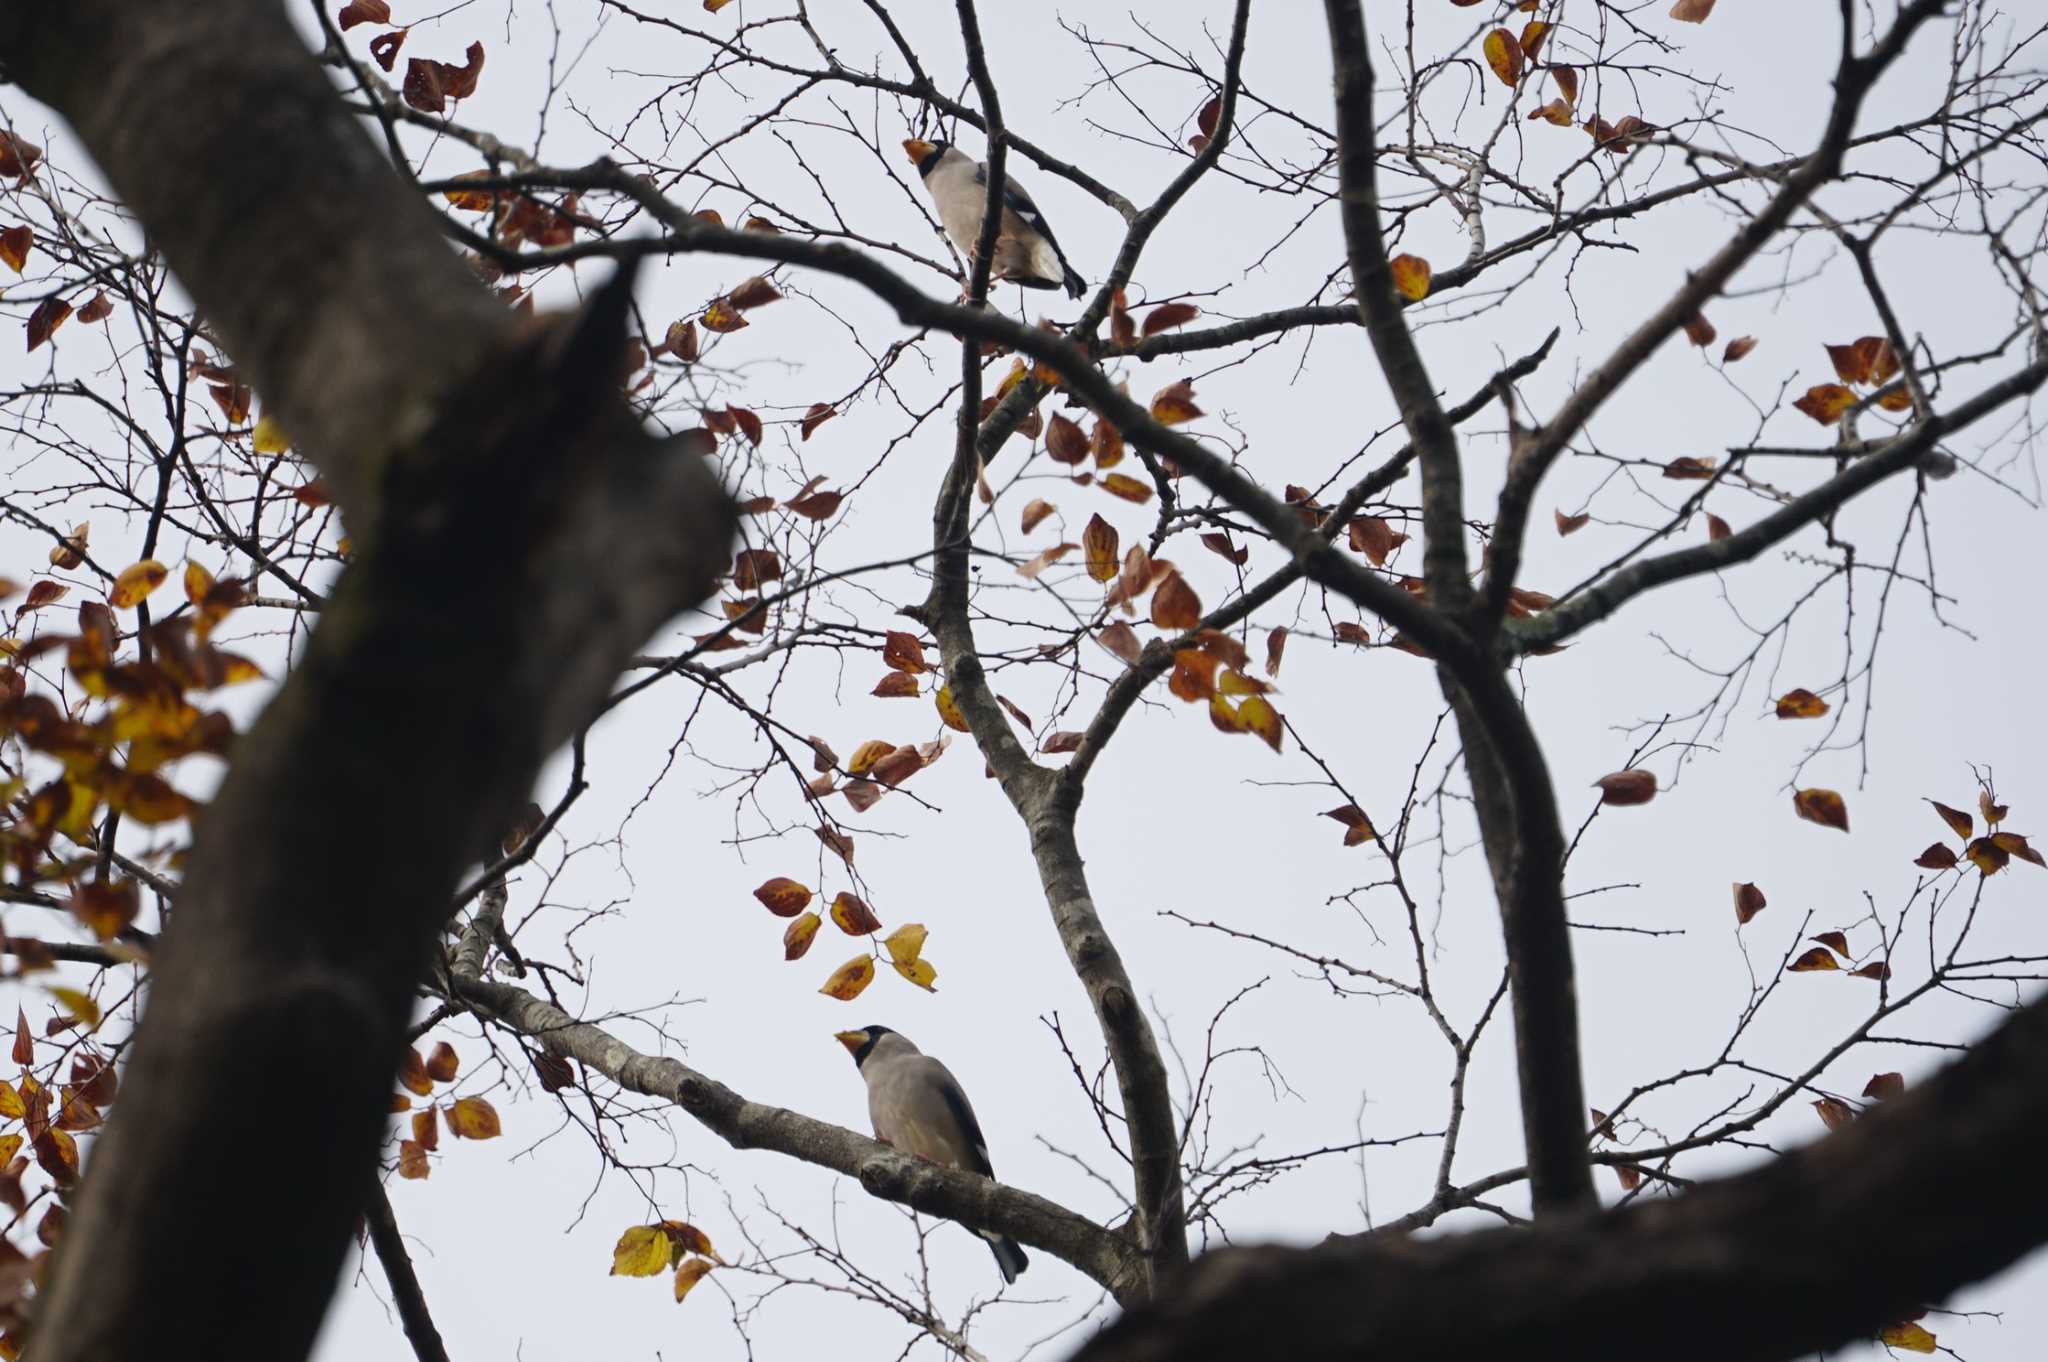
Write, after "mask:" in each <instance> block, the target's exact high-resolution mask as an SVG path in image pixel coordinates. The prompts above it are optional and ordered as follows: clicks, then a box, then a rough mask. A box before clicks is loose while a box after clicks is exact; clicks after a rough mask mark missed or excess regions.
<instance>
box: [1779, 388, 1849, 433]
mask: <svg viewBox="0 0 2048 1362" xmlns="http://www.w3.org/2000/svg"><path fill="white" fill-rule="evenodd" d="M1792 405H1793V406H1794V407H1796V408H1798V409H1799V410H1800V411H1803V412H1805V413H1806V414H1807V415H1808V416H1810V417H1812V418H1813V419H1814V420H1815V421H1817V422H1819V423H1820V424H1821V425H1824V426H1831V425H1833V424H1834V423H1835V422H1837V421H1839V420H1841V419H1842V413H1843V412H1845V411H1847V410H1849V408H1851V407H1853V406H1855V405H1856V394H1855V393H1853V392H1851V391H1849V389H1847V388H1845V387H1843V386H1842V385H1841V384H1839V383H1819V384H1815V385H1814V386H1813V387H1811V388H1808V389H1807V390H1806V396H1804V397H1802V398H1800V399H1799V400H1798V401H1796V402H1794V403H1793V404H1792Z"/></svg>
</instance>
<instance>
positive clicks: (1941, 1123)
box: [1075, 1002, 2048, 1362]
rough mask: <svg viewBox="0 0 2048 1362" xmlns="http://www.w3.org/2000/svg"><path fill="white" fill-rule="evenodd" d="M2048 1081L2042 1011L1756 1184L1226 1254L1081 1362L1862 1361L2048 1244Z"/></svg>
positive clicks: (1751, 1180)
mask: <svg viewBox="0 0 2048 1362" xmlns="http://www.w3.org/2000/svg"><path fill="white" fill-rule="evenodd" d="M2044 1073H2048V1002H2037V1003H2035V1004H2033V1005H2032V1006H2031V1007H2028V1008H2025V1009H2023V1010H2021V1011H2020V1012H2018V1013H2016V1014H2014V1015H2013V1016H2012V1018H2011V1019H2010V1020H2009V1021H2007V1022H2006V1023H2005V1024H2004V1025H2003V1026H2002V1027H2000V1028H1999V1029H1998V1030H1997V1031H1996V1032H1994V1033H1993V1034H1992V1035H1991V1036H1989V1037H1988V1038H1986V1039H1985V1040H1983V1041H1981V1042H1980V1043H1979V1044H1978V1045H1976V1046H1975V1047H1973V1049H1972V1050H1971V1052H1970V1053H1969V1054H1968V1055H1967V1056H1966V1057H1965V1058H1963V1059H1962V1060H1960V1061H1959V1062H1957V1063H1956V1064H1955V1065H1953V1066H1951V1067H1950V1068H1948V1069H1946V1070H1944V1071H1943V1072H1941V1073H1939V1074H1937V1075H1936V1076H1934V1077H1933V1078H1932V1079H1930V1080H1928V1081H1927V1082H1926V1083H1924V1084H1922V1085H1921V1086H1920V1087H1918V1088H1916V1089H1913V1090H1910V1091H1909V1092H1907V1093H1906V1094H1905V1095H1904V1096H1903V1097H1900V1098H1897V1099H1894V1100H1892V1101H1888V1102H1885V1103H1882V1104H1880V1105H1879V1106H1878V1107H1877V1108H1876V1109H1875V1110H1873V1111H1872V1112H1871V1113H1870V1114H1869V1115H1867V1116H1865V1117H1863V1118H1862V1119H1860V1120H1858V1121H1856V1122H1855V1123H1854V1124H1852V1125H1850V1126H1849V1127H1847V1128H1846V1129H1844V1130H1841V1131H1839V1132H1837V1133H1836V1134H1834V1135H1831V1136H1829V1137H1827V1138H1826V1139H1824V1140H1821V1141H1819V1142H1818V1143H1816V1144H1813V1145H1809V1146H1807V1147H1806V1148H1804V1149H1800V1150H1795V1151H1793V1152H1792V1153H1789V1154H1786V1155H1784V1156H1782V1157H1780V1158H1778V1159H1774V1160H1773V1161H1771V1162H1770V1163H1768V1164H1766V1165H1764V1166H1763V1167H1762V1168H1759V1169H1757V1170H1756V1171H1754V1172H1750V1173H1745V1174H1743V1175H1741V1176H1738V1177H1733V1178H1727V1179H1724V1180H1721V1181H1718V1182H1711V1183H1705V1184H1702V1185H1700V1186H1699V1187H1698V1188H1697V1189H1695V1190H1693V1191H1691V1192H1688V1193H1686V1194H1684V1195H1683V1196H1679V1197H1674V1198H1671V1199H1668V1200H1656V1201H1637V1202H1634V1203H1632V1204H1630V1205H1629V1206H1627V1207H1624V1208H1621V1209H1618V1210H1615V1211H1611V1212H1608V1213H1606V1214H1603V1215H1593V1216H1578V1217H1568V1218H1560V1219H1556V1220H1552V1221H1550V1222H1548V1223H1546V1224H1543V1225H1539V1226H1537V1227H1535V1228H1533V1229H1526V1230H1488V1231H1483V1232H1480V1233H1476V1234H1468V1235H1453V1236H1448V1237H1445V1238H1439V1239H1432V1240H1427V1241H1423V1240H1414V1239H1405V1238H1403V1239H1388V1238H1384V1237H1378V1236H1373V1237H1365V1238H1358V1239H1348V1240H1336V1241H1331V1242H1330V1243H1328V1244H1325V1245H1322V1246H1319V1247H1316V1248H1311V1249H1278V1248H1264V1249H1228V1250H1224V1251H1223V1252H1220V1253H1215V1254H1210V1255H1208V1256H1207V1257H1205V1258H1203V1259H1201V1260H1200V1261H1199V1262H1198V1263H1196V1265H1195V1266H1194V1268H1193V1269H1192V1270H1191V1271H1190V1273H1189V1275H1188V1278H1187V1279H1186V1286H1185V1289H1184V1290H1183V1291H1181V1292H1179V1293H1177V1294H1176V1295H1175V1296H1174V1297H1172V1298H1171V1299H1169V1300H1164V1301H1160V1302H1157V1303H1152V1304H1147V1305H1145V1306H1141V1307H1139V1308H1137V1309H1135V1310H1133V1311H1131V1312H1130V1313H1129V1314H1127V1315H1125V1316H1124V1317H1123V1318H1122V1319H1120V1320H1118V1321H1117V1322H1116V1323H1115V1324H1113V1325H1111V1326H1110V1327H1109V1328H1108V1329H1106V1330H1104V1332H1103V1333H1102V1334H1100V1335H1098V1336H1097V1337H1096V1338H1095V1339H1094V1340H1093V1341H1091V1342H1090V1343H1089V1344H1087V1345H1086V1346H1084V1347H1083V1348H1082V1349H1081V1350H1080V1351H1079V1352H1078V1353H1077V1354H1075V1362H1167V1360H1168V1359H1176V1360H1177V1359H1182V1358H1186V1357H1193V1356H1240V1355H1241V1356H1272V1355H1285V1356H1287V1357H1289V1358H1293V1359H1300V1362H1321V1360H1322V1359H1330V1362H1336V1359H1344V1360H1345V1362H1360V1360H1361V1359H1366V1360H1370V1359H1381V1358H1385V1359H1396V1358H1415V1357H1428V1358H1432V1359H1437V1360H1438V1362H1495V1359H1498V1358H1501V1357H1504V1356H1527V1357H1601V1356H1631V1357H1632V1356H1643V1357H1655V1358H1658V1359H1666V1360H1668V1362H1789V1359H1793V1358H1798V1357H1805V1356H1809V1355H1811V1354H1813V1353H1816V1352H1819V1351H1821V1350H1824V1349H1832V1348H1835V1347H1839V1346H1843V1345H1846V1344H1849V1343H1851V1342H1853V1341H1855V1340H1857V1339H1859V1338H1869V1337H1871V1336H1872V1335H1874V1334H1875V1333H1876V1331H1877V1330H1878V1329H1880V1328H1882V1327H1883V1326H1885V1325H1888V1324H1891V1323H1894V1322H1896V1321H1898V1320H1900V1319H1904V1318H1906V1317H1907V1316H1909V1315H1911V1314H1912V1313H1913V1312H1915V1311H1917V1310H1919V1309H1921V1308H1923V1307H1925V1306H1927V1305H1930V1304H1933V1303H1936V1302H1938V1301H1940V1300H1942V1299H1943V1298H1945V1297H1946V1296H1948V1295H1949V1294H1950V1293H1952V1292H1954V1291H1956V1290H1958V1289H1960V1288H1962V1287H1964V1286H1967V1285H1970V1284H1971V1283H1973V1282H1977V1281H1981V1280H1983V1279H1984V1278H1985V1277H1988V1276H1990V1275H1991V1274H1992V1273H1994V1272H1997V1271H1999V1270H2000V1269H2002V1268H2004V1267H2006V1266H2008V1265H2010V1264H2011V1263H2013V1262H2015V1261H2016V1260H2017V1259H2018V1258H2019V1257H2020V1256H2021V1255H2022V1254H2024V1253H2026V1252H2027V1251H2028V1250H2030V1249H2032V1248H2034V1247H2036V1246H2038V1245H2039V1244H2041V1243H2042V1242H2044V1241H2048V1220H2044V1219H2043V1218H2042V1217H2041V1216H2040V1215H2038V1214H2034V1213H2032V1208H2035V1207H2038V1206H2040V1205H2042V1204H2044V1202H2048V1163H2044V1162H2043V1161H2042V1160H2041V1159H2040V1157H2039V1155H2038V1146H2039V1142H2040V1131H2041V1129H2042V1127H2043V1123H2044V1122H2048V1081H2044V1079H2043V1074H2044ZM1986 1169H1996V1170H1997V1174H1996V1176H1987V1175H1986V1172H1985V1170H1986ZM1475 1302H1477V1303H1483V1307H1484V1308H1475Z"/></svg>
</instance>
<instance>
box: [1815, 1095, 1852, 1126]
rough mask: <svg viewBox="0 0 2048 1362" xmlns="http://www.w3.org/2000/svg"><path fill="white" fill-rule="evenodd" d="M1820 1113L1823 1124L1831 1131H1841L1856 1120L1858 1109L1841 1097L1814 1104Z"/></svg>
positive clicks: (1824, 1098) (1829, 1098)
mask: <svg viewBox="0 0 2048 1362" xmlns="http://www.w3.org/2000/svg"><path fill="white" fill-rule="evenodd" d="M1813 1109H1814V1110H1815V1111H1817V1112H1819V1113H1820V1119H1821V1123H1822V1124H1823V1125H1825V1126H1826V1127H1827V1128H1828V1129H1829V1130H1840V1129H1841V1128H1842V1127H1843V1126H1845V1125H1848V1124H1849V1122H1851V1121H1853V1120H1855V1119H1856V1109H1855V1108H1854V1107H1852V1106H1850V1105H1849V1104H1848V1103H1847V1102H1844V1101H1843V1100H1842V1099H1841V1098H1839V1097H1823V1098H1821V1099H1820V1100H1819V1101H1818V1102H1815V1103H1814V1104H1813Z"/></svg>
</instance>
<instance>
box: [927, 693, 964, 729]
mask: <svg viewBox="0 0 2048 1362" xmlns="http://www.w3.org/2000/svg"><path fill="white" fill-rule="evenodd" d="M932 699H933V700H934V701H935V702H936V703H937V704H938V707H939V719H940V721H941V722H942V723H944V724H945V725H946V727H948V728H950V729H952V730H954V731H955V732H957V733H965V732H967V716H966V715H964V714H962V713H961V712H960V706H958V705H956V704H954V703H953V688H952V687H951V686H940V687H939V689H938V690H937V692H935V693H934V694H933V696H932Z"/></svg>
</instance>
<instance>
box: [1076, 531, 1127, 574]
mask: <svg viewBox="0 0 2048 1362" xmlns="http://www.w3.org/2000/svg"><path fill="white" fill-rule="evenodd" d="M1081 546H1082V548H1083V549H1085V550H1086V551H1087V554H1088V575H1089V576H1090V577H1093V578H1094V579H1095V580H1096V581H1098V582H1107V581H1113V580H1114V579H1115V578H1116V575H1117V572H1118V570H1119V567H1120V565H1121V559H1120V558H1119V556H1118V553H1117V547H1118V544H1117V533H1116V526H1114V525H1112V524H1110V523H1109V522H1108V521H1107V520H1104V519H1103V518H1102V517H1101V516H1099V515H1094V516H1090V517H1088V527H1087V528H1086V529H1084V530H1083V531H1081Z"/></svg>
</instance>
